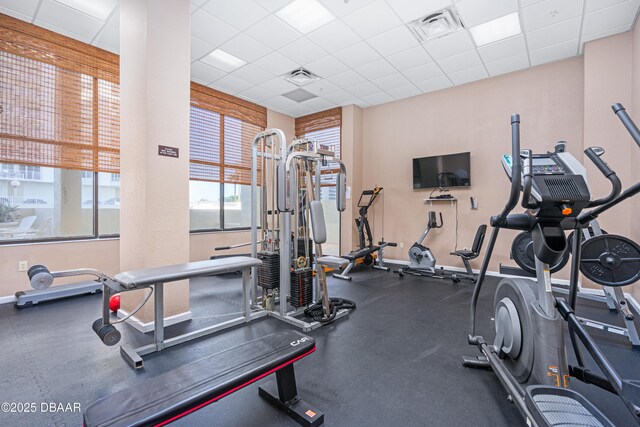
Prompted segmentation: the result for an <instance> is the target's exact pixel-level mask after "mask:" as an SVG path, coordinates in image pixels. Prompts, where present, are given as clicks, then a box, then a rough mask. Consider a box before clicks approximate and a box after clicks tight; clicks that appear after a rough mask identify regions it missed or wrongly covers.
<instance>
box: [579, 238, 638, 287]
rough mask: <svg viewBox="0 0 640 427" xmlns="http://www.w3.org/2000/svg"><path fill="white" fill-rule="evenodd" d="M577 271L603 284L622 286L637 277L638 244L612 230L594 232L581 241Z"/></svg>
mask: <svg viewBox="0 0 640 427" xmlns="http://www.w3.org/2000/svg"><path fill="white" fill-rule="evenodd" d="M580 271H581V272H582V274H583V275H584V276H585V277H586V278H587V279H589V280H592V281H594V282H596V283H598V284H599V285H603V286H625V285H630V284H632V283H635V282H637V281H638V279H640V246H638V244H637V243H636V242H634V241H633V240H630V239H627V238H626V237H623V236H618V235H615V234H603V235H601V236H595V237H592V238H591V239H589V240H587V241H585V242H584V243H583V244H582V259H581V260H580Z"/></svg>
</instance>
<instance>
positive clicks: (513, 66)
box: [485, 53, 529, 76]
mask: <svg viewBox="0 0 640 427" xmlns="http://www.w3.org/2000/svg"><path fill="white" fill-rule="evenodd" d="M485 66H486V67H487V70H489V74H490V75H492V76H498V75H500V74H506V73H511V72H513V71H518V70H522V69H524V68H527V67H529V57H528V56H527V54H526V53H521V54H520V55H516V56H512V57H510V58H503V59H499V60H497V61H493V62H487V63H485Z"/></svg>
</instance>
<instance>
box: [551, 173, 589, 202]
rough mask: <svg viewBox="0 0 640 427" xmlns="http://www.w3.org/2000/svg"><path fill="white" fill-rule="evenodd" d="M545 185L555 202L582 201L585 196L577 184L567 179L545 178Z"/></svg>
mask: <svg viewBox="0 0 640 427" xmlns="http://www.w3.org/2000/svg"><path fill="white" fill-rule="evenodd" d="M544 183H545V184H546V185H547V188H548V189H549V194H550V195H551V197H553V199H554V200H582V199H583V195H582V194H581V193H580V189H579V188H578V186H576V183H575V182H574V181H573V180H572V179H567V178H545V179H544Z"/></svg>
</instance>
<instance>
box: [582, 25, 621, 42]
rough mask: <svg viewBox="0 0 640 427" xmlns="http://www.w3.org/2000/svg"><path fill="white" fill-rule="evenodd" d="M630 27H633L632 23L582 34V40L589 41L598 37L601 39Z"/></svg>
mask: <svg viewBox="0 0 640 427" xmlns="http://www.w3.org/2000/svg"><path fill="white" fill-rule="evenodd" d="M630 29H631V24H629V25H622V26H620V27H615V28H611V29H610V30H606V31H602V32H600V33H595V34H590V35H585V36H582V38H581V41H582V43H586V42H589V41H591V40H596V39H600V38H603V37H609V36H613V35H614V34H619V33H624V32H625V31H629V30H630Z"/></svg>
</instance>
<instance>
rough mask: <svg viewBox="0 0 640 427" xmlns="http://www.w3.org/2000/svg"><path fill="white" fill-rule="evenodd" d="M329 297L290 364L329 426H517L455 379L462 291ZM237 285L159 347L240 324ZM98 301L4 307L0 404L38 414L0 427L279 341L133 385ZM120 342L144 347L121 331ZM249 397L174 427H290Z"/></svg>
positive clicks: (207, 287) (615, 405)
mask: <svg viewBox="0 0 640 427" xmlns="http://www.w3.org/2000/svg"><path fill="white" fill-rule="evenodd" d="M496 283H497V281H496V279H494V278H491V279H490V280H489V281H488V282H487V286H486V289H485V290H484V292H483V293H482V295H481V309H480V311H479V327H480V329H481V331H485V332H486V334H487V335H488V336H491V333H490V330H491V327H492V325H491V320H490V318H491V315H492V313H491V311H492V309H491V306H492V300H493V290H494V289H495V285H496ZM329 284H330V291H331V293H332V295H333V296H341V297H345V298H349V299H353V300H355V301H356V302H357V304H358V306H357V309H356V310H355V311H353V312H352V314H351V315H350V317H349V318H348V319H346V320H339V321H337V322H335V323H333V324H331V325H329V326H326V327H323V328H320V329H318V330H316V331H313V332H310V335H312V336H313V337H314V338H315V339H316V342H317V351H316V352H315V353H314V354H312V355H310V356H309V357H307V358H305V359H303V360H301V361H299V362H298V363H296V376H297V378H298V388H299V393H300V395H301V396H302V397H304V398H305V399H306V400H307V401H309V402H310V403H312V404H313V405H315V406H316V407H318V408H319V409H321V410H323V411H324V413H325V425H327V426H369V425H375V426H394V425H402V426H459V425H469V426H515V425H524V421H523V419H522V418H521V416H520V415H519V413H518V411H517V410H516V408H515V407H514V405H513V404H511V403H509V402H508V401H507V399H506V395H505V393H504V390H503V389H502V387H501V386H500V384H499V383H498V381H497V379H496V378H495V376H494V375H493V373H492V372H490V371H482V370H469V369H466V368H464V367H463V366H462V364H461V358H462V356H463V355H475V354H476V349H475V348H473V347H470V346H469V345H467V343H466V336H467V333H468V330H467V329H468V309H469V299H470V296H471V291H472V286H471V285H470V284H468V283H465V282H462V283H459V284H454V283H451V282H450V281H447V280H434V279H425V278H420V277H409V276H407V277H405V278H399V277H398V275H396V274H393V273H386V272H380V271H375V270H362V269H360V270H357V271H354V273H353V281H352V282H343V281H337V280H335V279H330V282H329ZM240 298H241V295H240V289H239V279H238V278H237V277H233V276H231V277H216V278H203V279H197V280H193V281H192V286H191V308H192V312H193V320H192V321H190V322H188V324H187V325H180V326H174V327H171V328H169V330H168V331H167V336H171V335H172V334H177V333H179V332H182V331H184V330H189V329H194V328H198V327H202V326H205V325H209V324H212V323H215V322H219V321H222V320H225V319H226V318H229V316H233V315H234V314H233V313H234V312H238V311H240V308H241V306H240V303H241V301H240ZM580 310H583V311H581V312H582V313H585V314H589V315H596V316H598V317H600V318H602V319H603V320H607V321H609V322H611V323H620V322H619V321H618V319H617V318H616V316H615V315H611V314H609V312H608V310H606V308H604V306H600V305H598V304H595V303H588V304H585V305H583V306H581V307H580ZM99 312H100V297H99V296H84V297H78V298H73V299H68V300H64V301H57V302H54V303H47V304H40V305H38V306H35V307H31V308H27V309H23V310H16V309H14V307H13V306H12V305H11V304H5V305H1V306H0V325H1V327H0V372H2V375H1V377H0V403H1V402H22V403H31V402H34V403H36V404H37V405H38V411H37V412H36V413H19V414H18V413H2V412H0V426H57V427H61V426H78V425H81V421H82V417H81V414H79V413H73V412H64V413H60V412H58V413H51V412H45V413H42V412H40V404H41V403H42V402H54V403H63V404H66V403H72V404H73V403H76V402H77V403H80V405H81V407H82V408H85V407H86V406H87V405H89V404H90V403H91V402H93V401H95V400H96V399H99V398H101V397H103V396H106V395H108V394H111V393H113V392H115V391H118V390H121V389H124V388H126V387H130V386H132V385H134V384H138V383H139V382H141V381H144V380H145V379H146V378H150V377H153V376H156V375H159V374H161V373H163V372H166V371H169V370H171V369H172V368H175V367H177V366H179V365H181V364H184V363H188V362H190V361H194V360H197V359H200V358H202V357H205V356H207V355H209V354H212V353H214V352H217V351H220V350H222V349H224V348H226V347H228V346H230V345H234V344H238V343H241V342H244V341H247V340H249V339H252V338H254V337H258V336H260V335H262V334H266V333H269V332H272V331H275V330H279V329H283V328H287V327H288V326H287V325H285V324H284V323H281V322H279V321H277V320H275V319H271V318H265V319H261V320H259V321H256V322H254V323H252V324H249V325H247V326H244V327H240V328H237V329H234V330H231V331H227V332H223V333H221V334H219V335H216V336H213V337H209V338H205V339H202V340H199V341H197V342H194V343H190V344H186V345H182V346H178V347H174V348H171V349H168V350H165V351H164V352H162V353H159V354H157V355H151V356H147V357H146V359H145V369H144V370H142V371H138V372H136V371H134V370H132V369H131V368H129V366H128V365H126V364H125V362H124V361H123V360H122V359H121V357H120V354H119V350H118V348H117V347H105V346H104V345H103V344H102V343H101V342H100V341H99V339H98V338H97V337H96V336H95V334H94V333H93V331H92V330H91V323H92V322H93V320H94V319H96V318H97V317H98V316H99ZM120 329H121V331H122V332H123V342H131V343H134V344H136V345H137V344H139V343H146V342H149V341H150V339H151V337H150V336H145V335H143V334H140V333H138V332H136V331H135V330H134V329H132V328H131V327H129V326H124V327H120ZM593 335H594V337H595V338H596V339H597V341H598V342H599V343H600V344H601V345H602V348H603V349H604V351H605V352H606V354H607V355H608V356H609V357H610V358H611V360H612V361H613V363H614V364H615V365H616V366H619V367H620V368H621V371H622V372H623V373H624V374H625V375H626V376H627V377H635V378H636V379H640V369H638V366H640V363H639V362H640V352H638V351H633V350H632V349H631V347H630V345H629V344H628V341H626V340H625V339H624V338H623V337H617V336H612V335H611V334H605V333H603V332H599V331H595V332H594V333H593ZM264 381H266V379H265V380H261V381H259V382H258V383H256V384H253V385H250V386H248V387H246V388H245V389H243V390H241V391H239V392H236V393H234V394H232V395H230V396H228V397H225V398H224V399H222V400H221V401H219V402H217V403H214V404H212V405H209V406H208V407H206V408H203V409H201V410H199V411H197V412H195V413H193V414H191V415H189V416H187V417H185V418H183V419H181V420H179V421H177V422H175V423H174V424H173V425H175V426H258V425H259V426H295V425H297V424H295V423H294V422H293V421H292V420H291V419H289V418H288V417H286V416H285V415H283V414H281V413H279V412H278V411H276V410H274V409H273V408H272V407H270V406H269V405H268V404H267V403H266V402H264V401H263V400H262V399H260V398H259V397H258V392H257V386H258V385H260V384H261V383H262V382H264ZM574 384H575V388H576V389H577V390H578V391H580V392H583V393H584V394H585V395H586V396H587V397H588V398H590V399H592V400H593V401H594V402H597V405H598V407H599V408H600V409H601V410H603V411H604V412H605V413H606V414H607V415H608V416H610V417H611V419H612V420H613V421H614V422H615V423H616V424H617V425H632V423H633V420H632V419H631V418H630V416H629V414H628V413H627V411H626V409H625V408H624V406H623V405H622V403H621V402H620V401H619V400H618V399H617V397H615V396H612V395H609V394H607V393H606V392H603V391H601V390H598V389H596V388H595V387H593V386H586V385H583V384H579V383H578V382H577V381H574Z"/></svg>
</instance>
